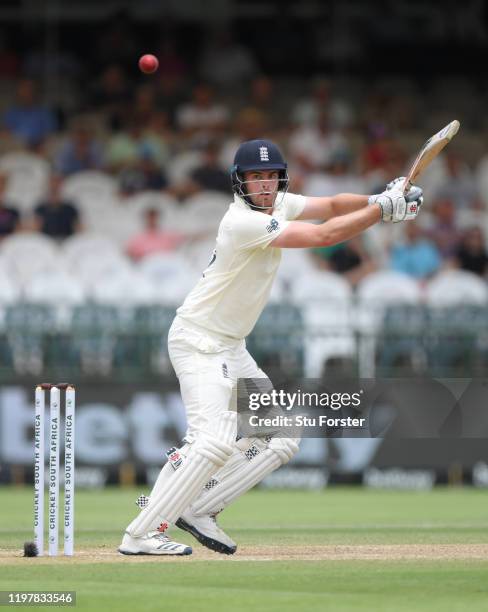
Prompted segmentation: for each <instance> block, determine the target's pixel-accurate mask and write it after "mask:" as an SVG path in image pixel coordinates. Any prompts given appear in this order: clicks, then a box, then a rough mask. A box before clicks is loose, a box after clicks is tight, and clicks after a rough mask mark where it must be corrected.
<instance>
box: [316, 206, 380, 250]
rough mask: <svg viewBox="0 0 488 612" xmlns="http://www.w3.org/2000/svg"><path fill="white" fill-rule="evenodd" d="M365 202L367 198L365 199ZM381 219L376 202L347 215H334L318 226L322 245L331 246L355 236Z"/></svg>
mask: <svg viewBox="0 0 488 612" xmlns="http://www.w3.org/2000/svg"><path fill="white" fill-rule="evenodd" d="M366 202H367V200H366ZM380 220H381V209H380V207H379V205H378V204H373V205H372V206H366V207H363V208H361V209H360V210H356V211H354V212H351V213H349V214H347V215H341V216H339V217H334V218H333V219H331V220H330V221H326V222H325V223H322V224H321V225H319V226H318V228H319V230H320V234H321V239H322V240H323V243H322V244H323V245H324V246H332V245H334V244H338V243H339V242H344V240H349V239H351V238H354V236H357V235H358V234H360V233H361V232H363V231H364V230H366V229H368V227H371V226H372V225H374V224H375V223H378V221H380Z"/></svg>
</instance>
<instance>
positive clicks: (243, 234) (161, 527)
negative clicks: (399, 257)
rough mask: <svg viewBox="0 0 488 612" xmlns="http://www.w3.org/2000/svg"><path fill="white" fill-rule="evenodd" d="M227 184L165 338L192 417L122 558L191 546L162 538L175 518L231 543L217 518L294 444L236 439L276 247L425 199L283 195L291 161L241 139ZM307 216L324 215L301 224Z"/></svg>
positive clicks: (201, 534)
mask: <svg viewBox="0 0 488 612" xmlns="http://www.w3.org/2000/svg"><path fill="white" fill-rule="evenodd" d="M231 181H232V189H233V192H234V201H233V202H232V203H231V204H230V206H229V208H228V210H227V212H226V213H225V215H224V217H223V219H222V221H221V223H220V226H219V229H218V233H217V241H216V248H215V250H214V252H213V255H212V258H211V260H210V262H209V264H208V266H207V268H206V269H205V270H204V273H203V276H202V278H201V279H200V280H199V281H198V283H197V285H196V286H195V287H194V289H193V290H192V291H191V292H190V294H189V295H188V296H187V298H186V300H185V301H184V303H183V305H182V306H181V307H180V308H178V310H177V313H176V317H175V319H174V322H173V324H172V326H171V329H170V331H169V336H168V350H169V355H170V359H171V363H172V365H173V367H174V370H175V372H176V375H177V377H178V379H179V383H180V388H181V395H182V399H183V402H184V405H185V409H186V416H187V422H188V429H187V433H186V436H185V438H184V444H183V446H182V447H181V448H180V449H179V450H178V451H176V452H173V453H172V455H170V458H169V460H168V462H167V463H166V464H165V465H164V467H163V468H162V470H161V472H160V475H159V477H158V479H157V481H156V483H155V485H154V487H153V490H152V492H151V495H150V497H149V498H148V503H147V505H145V507H143V509H142V510H141V512H140V513H139V515H138V516H137V517H136V518H135V519H134V520H133V521H132V522H131V523H130V525H128V527H127V529H126V531H125V534H124V536H123V539H122V543H121V545H120V547H119V552H121V553H123V554H127V555H189V554H191V552H192V549H191V548H190V547H189V546H186V545H184V544H179V543H177V542H174V541H172V539H171V538H170V537H169V535H168V532H169V529H170V528H171V527H172V526H174V525H176V526H177V527H179V528H181V529H184V530H185V531H188V532H189V533H191V534H192V535H193V536H194V537H195V538H196V539H197V540H198V541H199V542H200V543H201V544H203V545H204V546H206V547H208V548H210V549H211V550H214V551H217V552H220V553H223V554H233V553H234V552H235V551H236V549H237V545H236V543H235V542H234V541H233V540H232V539H231V538H230V537H229V536H228V535H227V534H226V533H225V532H224V531H223V530H222V529H220V528H219V527H218V525H217V522H216V515H217V514H218V513H219V512H221V511H222V510H223V509H224V508H226V507H227V506H228V505H229V504H231V503H232V502H233V501H234V500H235V499H237V498H238V497H239V496H240V495H242V494H243V493H245V492H246V491H248V490H249V489H251V488H252V487H254V485H256V484H257V483H258V482H260V481H261V480H262V479H263V478H265V477H266V476H267V475H268V474H270V473H271V472H273V471H274V470H276V469H277V468H279V467H280V466H282V465H285V464H286V463H288V462H289V461H290V459H292V457H293V456H294V455H295V454H296V453H297V452H298V448H299V447H298V443H299V440H298V439H291V438H290V439H287V438H280V437H273V438H271V439H270V438H269V437H267V438H259V437H255V438H238V436H237V433H238V432H237V413H236V386H237V381H238V379H239V378H263V377H264V378H265V377H266V375H265V374H264V372H263V371H262V370H261V369H260V368H259V367H258V365H257V364H256V362H255V361H254V359H253V358H252V357H251V355H250V354H249V353H248V352H247V350H246V342H245V338H246V336H247V335H248V334H249V333H250V332H251V330H252V329H253V327H254V325H255V323H256V321H257V319H258V318H259V316H260V314H261V312H262V310H263V308H264V307H265V305H266V302H267V300H268V297H269V294H270V291H271V286H272V283H273V280H274V277H275V275H276V271H277V269H278V266H279V263H280V257H281V249H283V248H285V249H290V248H292V249H293V248H309V247H320V246H331V245H334V244H337V243H339V242H343V241H344V240H349V239H350V238H353V237H354V236H357V235H358V234H360V233H361V232H363V231H364V230H366V229H367V228H368V227H371V226H372V225H374V224H375V223H378V222H380V221H383V222H385V223H396V222H400V221H405V220H411V219H415V217H416V216H417V214H418V212H419V208H420V206H421V204H422V201H423V196H422V190H421V189H420V188H419V187H415V186H411V187H410V189H409V191H408V192H407V193H406V194H405V195H404V194H403V191H402V186H403V181H404V178H403V177H401V178H397V179H395V180H393V181H392V182H391V183H389V184H388V185H387V187H386V191H384V192H383V193H381V194H379V195H372V196H369V197H368V196H365V195H355V194H350V193H343V194H339V195H335V196H332V197H305V196H302V195H295V194H292V193H288V182H289V179H288V173H287V164H286V162H285V160H284V158H283V155H282V154H281V152H280V150H279V148H278V147H277V146H276V145H275V144H274V143H273V142H270V141H268V140H251V141H248V142H244V143H242V144H241V145H240V146H239V148H238V150H237V152H236V155H235V159H234V165H233V167H232V169H231ZM308 219H313V220H319V221H321V223H320V224H311V223H303V221H305V220H308ZM324 297H326V296H324Z"/></svg>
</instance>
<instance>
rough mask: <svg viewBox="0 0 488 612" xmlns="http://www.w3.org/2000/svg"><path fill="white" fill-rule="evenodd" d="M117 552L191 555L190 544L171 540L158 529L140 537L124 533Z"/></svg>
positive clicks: (126, 553) (127, 553) (125, 553)
mask: <svg viewBox="0 0 488 612" xmlns="http://www.w3.org/2000/svg"><path fill="white" fill-rule="evenodd" d="M118 550H119V552H120V553H122V554H123V555H168V556H170V555H172V556H182V555H191V553H192V549H191V546H186V544H178V542H172V541H171V540H170V539H169V537H168V536H167V535H165V534H164V533H160V532H159V531H150V532H149V533H148V534H146V535H145V536H142V537H141V538H133V537H132V536H130V535H129V534H128V533H125V534H124V537H123V538H122V544H121V545H120V546H119V549H118Z"/></svg>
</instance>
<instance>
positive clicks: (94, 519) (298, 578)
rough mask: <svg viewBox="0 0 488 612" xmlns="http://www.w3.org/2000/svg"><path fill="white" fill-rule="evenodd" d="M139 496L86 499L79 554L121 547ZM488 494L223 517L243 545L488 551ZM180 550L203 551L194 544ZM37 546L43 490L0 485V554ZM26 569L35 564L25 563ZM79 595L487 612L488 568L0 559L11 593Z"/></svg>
mask: <svg viewBox="0 0 488 612" xmlns="http://www.w3.org/2000/svg"><path fill="white" fill-rule="evenodd" d="M138 493H139V490H131V489H115V488H114V489H107V490H103V491H79V492H77V497H76V543H75V544H76V547H78V548H79V549H82V548H84V547H85V548H87V547H92V546H97V547H98V546H103V547H104V548H105V549H107V550H112V549H115V548H116V547H117V545H118V543H119V541H120V537H121V532H122V530H123V528H124V527H125V525H126V524H127V523H128V522H129V521H130V520H131V519H132V518H133V516H135V512H136V511H137V508H136V507H135V505H134V501H135V499H136V497H137V495H138ZM487 502H488V492H485V491H481V490H476V489H463V488H460V489H443V488H439V489H436V490H435V491H433V492H404V491H401V492H398V491H372V490H365V489H359V488H357V489H356V488H351V489H349V488H331V489H327V490H326V491H324V492H317V493H316V492H278V491H276V492H260V491H257V492H251V493H249V494H248V495H246V496H244V497H243V498H242V499H241V500H239V501H238V502H237V503H236V504H234V505H233V506H232V507H231V508H229V509H228V510H226V512H225V513H223V514H222V515H221V518H220V523H221V525H222V526H223V527H224V528H225V529H226V530H228V531H229V533H230V534H231V535H232V536H233V537H234V538H235V539H236V540H237V541H238V543H239V544H240V545H242V546H251V545H253V546H265V545H283V546H292V547H296V548H297V550H302V549H303V548H304V547H306V546H309V545H314V546H319V545H343V544H350V545H354V544H433V545H435V544H470V543H485V544H486V543H488V512H487V507H488V503H487ZM175 534H177V535H178V539H179V540H180V541H184V542H189V543H192V544H194V547H195V548H198V546H199V545H198V544H197V543H196V542H193V541H192V539H191V537H190V536H188V535H187V534H182V533H181V532H179V531H178V530H176V531H175ZM31 538H32V490H31V489H27V488H26V489H24V488H12V487H9V488H6V487H3V488H2V487H0V549H2V550H3V551H5V550H7V551H19V554H20V549H21V546H22V543H23V541H24V540H26V539H31ZM24 563H25V564H24ZM8 589H12V590H28V589H35V590H60V589H62V590H76V591H77V609H90V610H98V609H100V610H101V609H114V610H139V609H141V610H142V609H148V610H166V609H168V610H174V609H178V608H179V609H180V610H182V612H183V611H186V610H203V611H207V610H212V612H213V611H214V610H227V609H229V610H230V609H232V610H238V611H240V610H246V611H248V610H250V609H251V610H253V611H254V610H266V611H270V612H271V611H274V610H276V611H278V610H280V611H281V610H292V609H293V610H295V611H297V610H300V611H301V610H307V611H308V610H334V611H336V610H339V611H346V610H375V611H376V610H385V611H386V610H388V611H389V610H399V611H409V612H411V611H413V610H415V611H416V610H429V611H430V610H442V611H443V612H446V611H455V610H462V611H463V612H465V610H466V609H469V610H470V612H471V611H473V610H475V611H477V610H488V559H487V560H486V561H485V560H469V561H467V560H442V561H439V560H435V561H434V560H432V561H429V560H412V561H405V560H401V561H395V560H368V561H365V560H348V561H344V560H330V561H323V560H322V561H318V560H313V559H310V560H304V561H301V560H299V561H297V560H290V561H239V562H237V560H236V559H228V558H226V557H222V556H219V555H215V559H214V560H205V561H203V560H202V561H196V560H194V559H191V558H185V559H178V560H177V561H173V560H171V559H154V560H153V559H151V560H149V561H148V562H143V563H135V562H132V560H130V559H124V558H122V559H121V560H118V562H117V563H115V562H114V563H111V562H104V563H93V564H88V563H77V561H76V559H73V560H64V559H63V558H62V557H61V558H58V559H56V560H55V561H52V562H51V561H50V560H48V559H43V560H42V561H41V560H39V561H38V560H35V559H32V560H31V559H29V560H27V559H26V560H20V561H19V560H18V559H12V561H8V560H7V561H5V555H4V558H3V559H0V590H8Z"/></svg>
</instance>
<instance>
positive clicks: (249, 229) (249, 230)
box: [177, 193, 306, 339]
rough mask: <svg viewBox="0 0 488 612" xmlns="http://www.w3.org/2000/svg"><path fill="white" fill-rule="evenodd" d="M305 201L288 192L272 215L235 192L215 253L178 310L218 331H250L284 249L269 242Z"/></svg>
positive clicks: (241, 334)
mask: <svg viewBox="0 0 488 612" xmlns="http://www.w3.org/2000/svg"><path fill="white" fill-rule="evenodd" d="M279 197H280V196H279V195H278V198H279ZM305 202H306V197H305V196H302V195H295V194H292V193H287V194H285V196H284V197H282V199H281V201H280V202H279V203H278V204H276V205H275V208H274V211H273V214H272V215H267V214H265V213H262V212H259V211H256V210H252V209H251V208H249V206H248V205H247V204H246V203H245V202H244V201H243V200H242V199H241V198H239V197H238V196H234V202H233V203H232V204H231V205H230V206H229V209H228V211H227V212H226V214H225V215H224V217H223V219H222V221H221V222H220V226H219V231H218V234H217V243H216V248H215V251H214V254H213V257H212V259H211V261H210V263H209V265H208V266H207V268H206V269H205V270H204V272H203V276H202V278H201V279H200V280H199V281H198V283H197V284H196V286H195V287H194V289H193V290H192V291H191V292H190V293H189V294H188V296H187V298H186V299H185V301H184V303H183V305H182V306H180V308H178V310H177V314H178V316H179V317H181V319H184V320H186V321H189V322H191V323H193V324H195V325H198V326H199V327H202V328H204V329H207V330H208V331H209V332H212V333H215V334H219V335H223V336H227V337H230V338H234V339H242V338H245V337H246V336H247V335H249V333H250V332H251V330H252V329H253V327H254V325H255V324H256V321H257V320H258V318H259V315H260V314H261V312H262V310H263V308H264V307H265V305H266V302H267V301H268V297H269V294H270V291H271V286H272V284H273V280H274V278H275V275H276V271H277V269H278V265H279V263H280V259H281V249H279V248H273V247H270V248H266V247H268V245H269V243H270V242H272V241H273V240H274V239H275V238H276V236H279V235H280V234H281V232H282V231H283V230H284V229H285V228H286V226H287V225H288V221H292V220H293V219H296V218H297V217H298V216H300V214H301V212H302V211H303V209H304V207H305Z"/></svg>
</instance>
